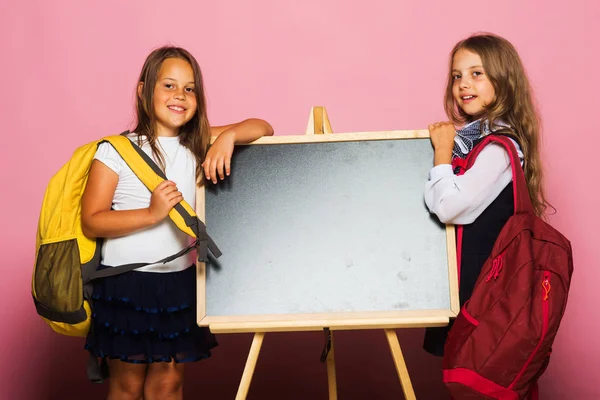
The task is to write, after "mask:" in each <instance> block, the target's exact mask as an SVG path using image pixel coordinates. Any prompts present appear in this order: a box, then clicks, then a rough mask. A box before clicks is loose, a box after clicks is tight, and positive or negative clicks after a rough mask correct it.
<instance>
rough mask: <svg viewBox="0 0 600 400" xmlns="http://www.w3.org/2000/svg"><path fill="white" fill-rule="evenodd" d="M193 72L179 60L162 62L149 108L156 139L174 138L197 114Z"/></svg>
mask: <svg viewBox="0 0 600 400" xmlns="http://www.w3.org/2000/svg"><path fill="white" fill-rule="evenodd" d="M194 85H195V82H194V71H193V70H192V67H191V66H190V64H189V63H188V62H187V61H185V60H182V59H180V58H167V59H166V60H164V61H163V63H162V65H161V67H160V71H159V73H158V78H157V80H156V85H155V86H154V94H153V107H154V115H155V116H156V126H155V129H156V134H157V136H177V134H178V133H179V129H180V128H181V127H182V126H183V125H185V124H186V123H187V122H188V121H190V120H191V119H192V118H193V116H194V114H195V113H196V110H197V103H196V94H195V91H194Z"/></svg>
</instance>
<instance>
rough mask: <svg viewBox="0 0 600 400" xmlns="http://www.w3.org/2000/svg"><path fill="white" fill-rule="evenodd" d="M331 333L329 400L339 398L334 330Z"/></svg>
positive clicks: (328, 368)
mask: <svg viewBox="0 0 600 400" xmlns="http://www.w3.org/2000/svg"><path fill="white" fill-rule="evenodd" d="M330 334H331V339H330V340H331V349H330V350H329V354H327V383H328V386H329V400H337V379H336V376H335V358H334V355H333V349H334V347H333V332H330Z"/></svg>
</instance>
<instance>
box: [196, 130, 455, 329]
mask: <svg viewBox="0 0 600 400" xmlns="http://www.w3.org/2000/svg"><path fill="white" fill-rule="evenodd" d="M432 159H433V151H432V148H431V144H430V142H429V140H428V138H427V137H426V136H424V135H423V134H422V131H394V132H380V133H376V132H374V133H353V134H350V133H349V134H326V135H303V136H282V137H277V136H276V137H268V138H261V139H259V140H257V141H256V142H254V143H252V144H250V145H245V146H237V147H236V150H235V152H234V155H233V158H232V174H231V176H230V177H228V178H227V179H226V180H225V181H224V182H221V183H219V184H217V185H212V184H210V185H209V186H207V187H205V188H203V189H201V190H200V191H199V196H198V197H199V201H198V208H199V210H198V214H199V215H200V216H201V218H203V219H204V221H205V223H206V225H207V227H208V231H209V234H210V235H211V236H212V238H213V239H214V240H215V242H216V243H217V245H218V246H219V247H220V249H221V250H222V252H223V255H222V256H221V257H220V258H219V259H218V260H211V261H210V262H209V263H207V265H206V266H204V265H201V266H199V270H198V323H199V324H200V325H209V326H216V328H217V330H218V329H219V324H220V329H224V330H227V331H231V330H233V331H244V330H247V331H257V330H308V329H320V328H322V327H326V326H327V327H330V326H333V327H337V328H338V329H344V328H345V329H359V328H370V327H381V328H385V327H393V326H406V325H410V326H433V325H444V324H446V323H447V321H448V318H449V317H453V316H455V315H456V313H457V311H458V310H457V308H458V295H457V290H456V285H457V284H456V257H455V245H454V230H453V227H451V226H444V225H441V224H440V223H439V222H438V221H437V219H436V218H435V217H434V216H432V215H431V214H430V213H429V212H428V210H427V208H426V206H425V203H424V200H423V188H424V184H425V182H426V180H427V174H428V172H429V170H430V168H431V165H432Z"/></svg>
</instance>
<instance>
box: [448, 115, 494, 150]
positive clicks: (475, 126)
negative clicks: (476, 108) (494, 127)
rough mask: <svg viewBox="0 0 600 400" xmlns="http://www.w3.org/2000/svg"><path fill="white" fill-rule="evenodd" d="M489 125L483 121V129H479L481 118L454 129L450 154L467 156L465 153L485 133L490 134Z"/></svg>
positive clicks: (471, 148)
mask: <svg viewBox="0 0 600 400" xmlns="http://www.w3.org/2000/svg"><path fill="white" fill-rule="evenodd" d="M490 133H491V131H490V125H489V124H488V123H487V122H485V123H484V124H483V131H482V129H481V120H477V121H474V122H471V123H470V124H468V125H467V126H465V127H463V128H462V129H459V130H457V131H456V136H455V137H454V149H453V150H452V156H453V157H458V158H467V155H468V154H469V152H470V151H471V150H473V147H475V145H476V144H477V142H479V139H482V138H483V137H485V136H486V135H488V134H490Z"/></svg>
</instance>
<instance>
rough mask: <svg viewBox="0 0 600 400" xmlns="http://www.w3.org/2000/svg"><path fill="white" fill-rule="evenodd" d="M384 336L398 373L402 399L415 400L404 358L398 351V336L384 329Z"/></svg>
mask: <svg viewBox="0 0 600 400" xmlns="http://www.w3.org/2000/svg"><path fill="white" fill-rule="evenodd" d="M385 336H386V337H387V341H388V344H389V345H390V351H391V352H392V357H393V358H394V364H395V365H396V372H398V378H400V385H402V391H403V392H404V398H405V399H406V400H416V397H415V391H414V390H413V387H412V383H411V381H410V376H409V375H408V369H406V363H405V362H404V356H403V355H402V350H401V349H400V343H399V342H398V336H397V335H396V331H395V330H394V329H385Z"/></svg>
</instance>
